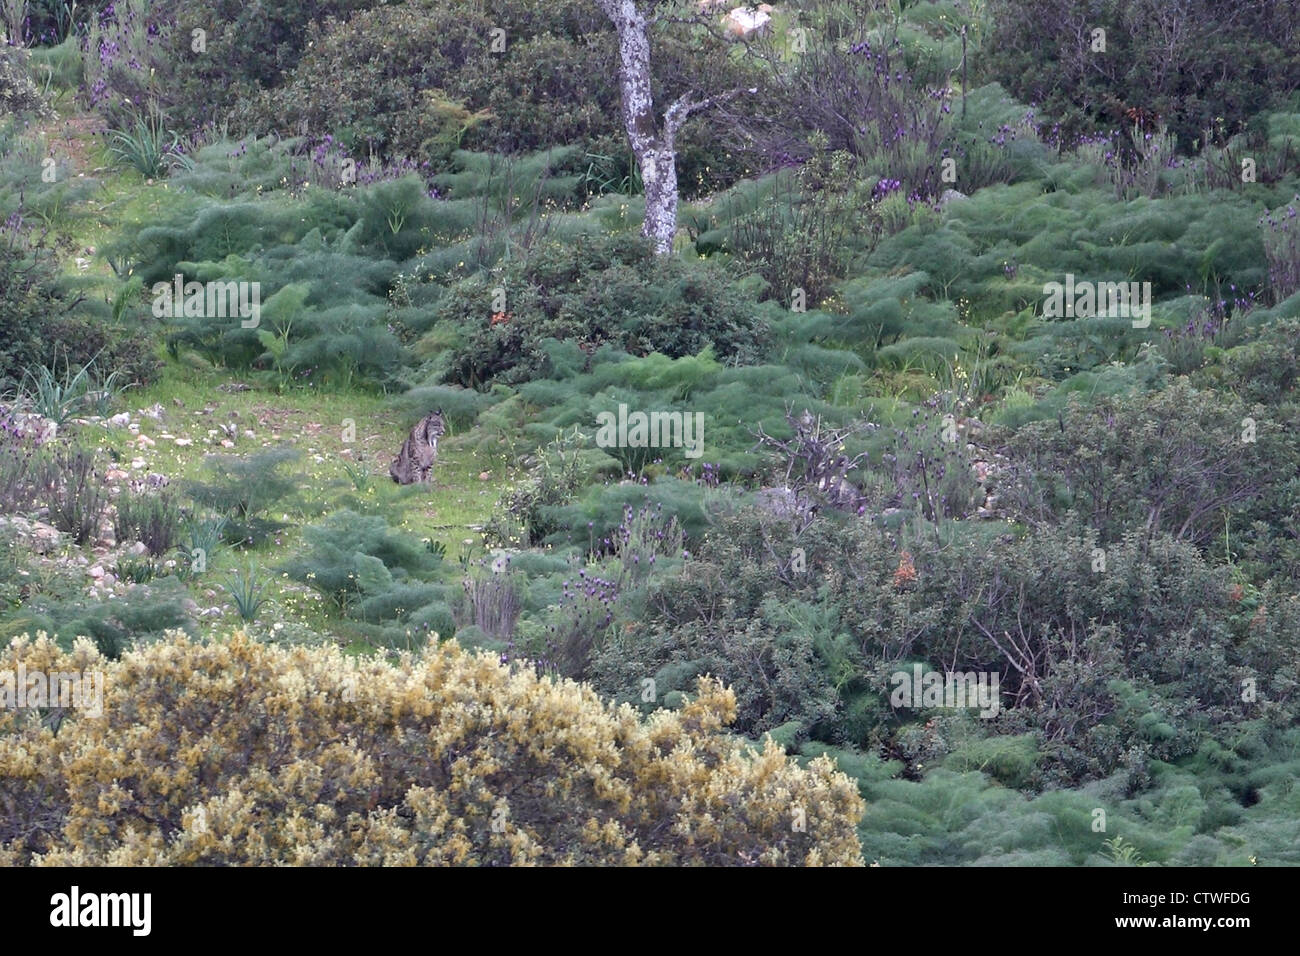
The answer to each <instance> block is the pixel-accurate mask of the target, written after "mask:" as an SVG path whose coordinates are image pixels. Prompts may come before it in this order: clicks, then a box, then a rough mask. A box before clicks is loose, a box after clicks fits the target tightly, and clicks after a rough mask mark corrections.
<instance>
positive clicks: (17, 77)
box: [0, 43, 52, 117]
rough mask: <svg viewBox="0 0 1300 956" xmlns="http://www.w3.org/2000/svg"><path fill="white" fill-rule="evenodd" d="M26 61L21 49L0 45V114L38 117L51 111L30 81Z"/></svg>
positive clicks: (27, 54) (24, 50) (28, 54)
mask: <svg viewBox="0 0 1300 956" xmlns="http://www.w3.org/2000/svg"><path fill="white" fill-rule="evenodd" d="M30 60H31V54H30V53H28V52H27V50H26V49H24V48H23V47H21V46H11V45H9V44H8V43H5V44H0V115H3V114H7V113H12V114H15V115H22V114H26V115H29V116H38V117H41V116H47V115H49V114H50V113H51V112H52V111H51V110H50V107H49V105H48V104H47V103H46V102H45V98H44V97H43V96H42V95H41V91H40V89H39V88H38V87H37V86H36V82H35V81H34V80H33V79H32V73H31V64H30Z"/></svg>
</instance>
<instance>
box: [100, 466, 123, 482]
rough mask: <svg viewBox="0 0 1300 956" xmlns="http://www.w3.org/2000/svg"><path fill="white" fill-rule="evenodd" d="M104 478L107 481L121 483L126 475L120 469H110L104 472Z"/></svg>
mask: <svg viewBox="0 0 1300 956" xmlns="http://www.w3.org/2000/svg"><path fill="white" fill-rule="evenodd" d="M104 477H105V478H107V479H108V480H109V481H123V480H125V479H126V477H127V473H126V472H125V471H123V470H122V469H121V468H110V469H108V471H106V472H104Z"/></svg>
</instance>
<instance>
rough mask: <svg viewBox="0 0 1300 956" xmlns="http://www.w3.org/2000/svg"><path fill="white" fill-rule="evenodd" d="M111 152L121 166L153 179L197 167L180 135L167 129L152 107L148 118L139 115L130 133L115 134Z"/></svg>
mask: <svg viewBox="0 0 1300 956" xmlns="http://www.w3.org/2000/svg"><path fill="white" fill-rule="evenodd" d="M169 139H170V141H169ZM108 151H109V152H110V153H112V154H113V156H114V157H115V158H116V159H117V161H118V162H120V163H122V164H123V165H126V166H131V167H134V168H135V169H136V170H138V171H139V172H140V174H141V175H142V176H146V177H148V178H150V179H154V178H157V177H161V176H166V175H167V174H168V173H170V172H171V171H172V170H173V169H177V168H182V169H191V168H193V166H194V160H192V159H190V157H188V156H186V155H185V152H184V148H183V147H182V146H181V138H180V134H178V133H176V132H174V131H172V130H168V129H165V128H164V126H163V119H162V115H161V114H160V113H159V112H158V109H157V108H156V107H151V108H150V109H149V112H148V113H147V114H145V115H140V114H136V116H135V122H134V124H132V127H131V128H130V129H125V130H114V131H113V132H112V135H111V136H110V138H109V144H108Z"/></svg>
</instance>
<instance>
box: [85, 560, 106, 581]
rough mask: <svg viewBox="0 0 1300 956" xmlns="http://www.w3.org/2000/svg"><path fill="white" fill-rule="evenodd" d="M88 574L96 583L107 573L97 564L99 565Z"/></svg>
mask: <svg viewBox="0 0 1300 956" xmlns="http://www.w3.org/2000/svg"><path fill="white" fill-rule="evenodd" d="M86 573H87V574H88V575H90V576H91V577H92V578H94V579H95V580H96V581H98V580H99V579H100V578H102V577H103V576H104V574H105V571H104V569H103V568H102V567H100V566H99V565H98V564H97V565H95V566H94V567H93V568H91V569H90V570H89V571H87V572H86Z"/></svg>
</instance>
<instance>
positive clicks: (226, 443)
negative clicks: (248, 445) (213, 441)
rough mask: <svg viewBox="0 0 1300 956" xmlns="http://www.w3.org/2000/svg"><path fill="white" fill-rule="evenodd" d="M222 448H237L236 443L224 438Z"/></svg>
mask: <svg viewBox="0 0 1300 956" xmlns="http://www.w3.org/2000/svg"><path fill="white" fill-rule="evenodd" d="M221 447H222V448H234V447H235V443H234V442H233V441H231V440H230V439H229V438H223V439H221Z"/></svg>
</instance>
